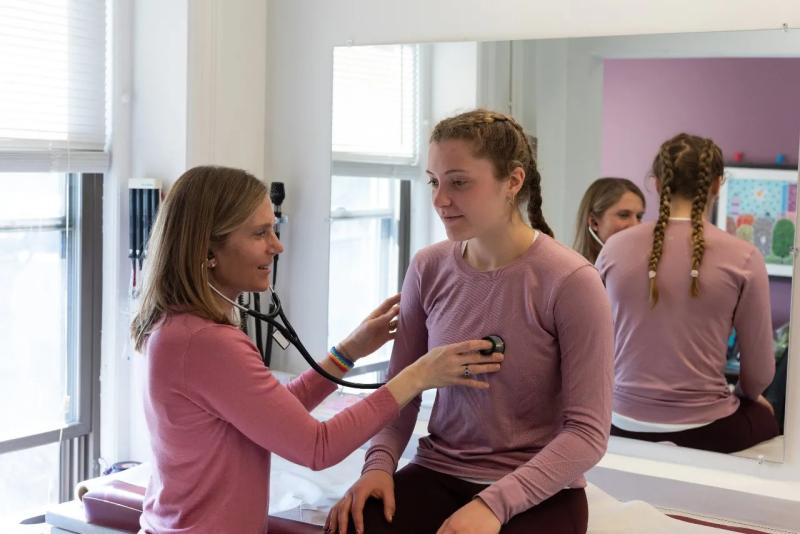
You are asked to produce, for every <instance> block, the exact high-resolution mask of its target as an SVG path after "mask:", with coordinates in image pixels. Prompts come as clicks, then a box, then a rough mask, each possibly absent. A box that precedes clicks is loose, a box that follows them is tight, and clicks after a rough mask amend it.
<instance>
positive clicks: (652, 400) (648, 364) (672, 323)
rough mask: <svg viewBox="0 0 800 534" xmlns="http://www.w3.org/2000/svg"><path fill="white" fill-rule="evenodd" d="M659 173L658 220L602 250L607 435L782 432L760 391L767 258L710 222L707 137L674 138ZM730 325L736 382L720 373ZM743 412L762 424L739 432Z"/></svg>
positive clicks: (700, 442) (713, 171)
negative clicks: (608, 318) (609, 408)
mask: <svg viewBox="0 0 800 534" xmlns="http://www.w3.org/2000/svg"><path fill="white" fill-rule="evenodd" d="M653 174H654V176H655V177H656V180H657V183H658V185H659V189H660V193H661V201H660V210H659V218H658V220H657V221H656V222H651V223H646V224H642V225H640V226H638V227H636V228H632V229H629V230H628V231H626V232H621V233H619V234H618V235H615V236H614V237H612V238H611V239H610V240H609V241H608V243H607V244H606V246H605V247H604V248H603V251H602V252H601V254H600V257H598V259H597V267H598V269H599V271H600V274H601V276H602V278H603V279H604V281H605V284H606V289H607V291H608V293H609V298H610V300H611V306H612V314H613V317H614V324H615V332H616V339H615V385H614V400H613V425H614V427H613V428H612V433H613V434H616V435H622V436H627V437H636V438H641V439H649V440H651V441H661V440H664V441H674V442H676V443H678V444H685V445H688V446H693V447H698V448H704V449H710V450H722V451H724V452H730V451H733V450H740V449H742V448H746V447H748V446H750V445H753V444H755V443H757V442H759V441H763V440H764V439H767V438H769V437H772V436H774V435H775V434H776V433H777V430H775V432H773V426H774V425H773V423H774V417H773V416H772V414H771V411H770V409H769V406H768V404H767V403H766V402H764V401H763V398H762V397H760V396H761V393H762V392H763V391H764V389H765V388H766V387H767V386H768V385H769V383H770V382H771V380H772V376H773V374H774V359H773V356H772V333H771V320H770V307H769V287H768V278H767V273H766V268H765V265H764V260H763V258H762V257H761V255H760V253H759V252H758V250H757V249H756V248H755V247H754V246H753V245H751V244H749V243H746V242H744V241H741V240H739V239H737V238H736V237H734V236H731V235H729V234H727V233H726V232H724V231H722V230H720V229H719V228H717V227H715V226H714V225H712V224H711V223H710V222H708V221H707V220H705V217H704V216H705V214H706V211H707V210H706V207H707V205H708V204H710V202H709V198H711V197H713V196H714V195H716V193H717V192H718V190H719V187H720V183H721V175H722V154H721V152H720V151H719V148H718V147H716V145H714V144H713V142H712V141H711V140H708V139H702V138H699V137H694V136H688V135H685V134H681V135H679V136H677V137H675V138H673V139H672V140H670V141H667V142H666V143H664V145H663V146H662V150H661V152H660V153H659V155H658V156H657V157H656V160H655V162H654V165H653ZM648 281H649V283H648ZM731 327H735V329H736V331H737V334H738V341H739V345H740V349H741V372H740V379H739V383H738V385H737V387H736V390H735V391H734V392H731V391H730V389H729V388H728V385H727V381H726V379H725V362H726V352H727V351H726V349H727V342H728V337H729V335H730V332H731ZM747 420H756V421H758V422H761V423H763V425H764V428H763V429H762V430H761V431H759V430H758V429H756V431H755V432H754V433H752V434H751V433H750V432H743V431H741V429H740V424H741V425H743V426H746V423H747ZM756 426H758V425H756ZM759 428H760V427H759ZM728 431H730V432H731V434H732V435H731V436H727V435H726V432H728ZM712 433H713V434H714V436H711V434H712ZM684 440H687V441H684Z"/></svg>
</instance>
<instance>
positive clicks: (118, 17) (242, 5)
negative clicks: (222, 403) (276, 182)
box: [100, 0, 267, 463]
mask: <svg viewBox="0 0 800 534" xmlns="http://www.w3.org/2000/svg"><path fill="white" fill-rule="evenodd" d="M223 7H224V8H223ZM113 9H114V11H115V13H116V14H115V16H114V21H113V24H114V28H115V32H114V52H113V54H114V77H115V80H116V86H115V87H114V88H113V93H112V113H113V117H114V120H113V126H114V131H113V133H112V136H113V138H112V148H113V165H112V169H111V172H110V175H109V177H108V179H107V181H106V190H105V206H104V221H103V224H104V238H103V248H104V259H103V268H104V276H105V279H104V282H105V284H104V290H103V293H104V294H103V310H104V313H103V337H102V368H101V451H100V453H101V456H102V458H103V459H104V460H105V461H106V462H108V463H112V462H116V461H120V460H127V459H134V460H144V459H146V458H148V457H149V455H150V451H149V442H148V433H147V429H146V425H145V421H144V416H143V412H142V391H141V388H142V383H143V370H144V366H143V363H144V362H143V358H142V357H141V356H140V355H138V354H136V353H134V351H133V349H132V347H131V344H130V336H129V330H128V328H129V324H130V321H131V318H132V313H133V310H134V309H135V302H134V301H132V300H131V299H130V297H129V294H128V284H129V277H130V263H129V261H128V260H127V255H128V252H127V246H128V197H127V194H128V192H127V180H128V179H129V178H131V177H142V176H146V177H153V178H160V179H162V180H163V182H164V186H165V188H169V185H170V184H172V183H173V182H174V181H175V179H177V177H178V176H180V175H181V174H182V173H183V172H184V171H185V170H186V169H187V168H188V167H191V166H194V165H198V164H206V163H207V164H219V165H232V166H236V167H241V168H244V169H247V170H249V171H251V172H253V173H255V174H256V176H260V177H263V176H264V144H265V137H264V131H265V129H266V127H267V121H266V120H265V114H264V109H265V94H266V35H267V34H266V23H267V7H266V3H265V2H263V1H261V0H235V1H233V0H231V1H229V2H225V3H224V4H223V3H222V2H217V1H215V0H191V2H190V1H189V0H170V1H169V2H160V1H157V0H136V1H135V2H134V1H132V0H116V1H115V2H114V4H113ZM145 267H146V262H145Z"/></svg>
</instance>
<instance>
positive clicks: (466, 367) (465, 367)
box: [464, 364, 472, 378]
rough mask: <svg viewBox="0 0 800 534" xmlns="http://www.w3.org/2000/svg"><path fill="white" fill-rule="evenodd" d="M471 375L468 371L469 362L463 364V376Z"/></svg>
mask: <svg viewBox="0 0 800 534" xmlns="http://www.w3.org/2000/svg"><path fill="white" fill-rule="evenodd" d="M471 376H472V373H470V371H469V364H467V365H465V366H464V378H469V377H471Z"/></svg>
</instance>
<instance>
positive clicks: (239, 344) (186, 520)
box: [141, 314, 398, 534]
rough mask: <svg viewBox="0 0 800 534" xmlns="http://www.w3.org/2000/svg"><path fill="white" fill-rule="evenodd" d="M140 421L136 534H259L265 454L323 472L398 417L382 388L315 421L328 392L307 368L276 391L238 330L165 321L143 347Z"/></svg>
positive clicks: (182, 319)
mask: <svg viewBox="0 0 800 534" xmlns="http://www.w3.org/2000/svg"><path fill="white" fill-rule="evenodd" d="M146 359H147V365H146V390H145V402H144V407H145V416H146V419H147V426H148V428H149V430H150V434H151V447H152V450H153V455H154V466H153V473H152V476H151V480H150V483H149V484H148V487H147V492H146V495H145V504H144V513H143V514H142V518H141V527H142V530H141V531H142V532H158V533H181V534H187V533H201V532H209V533H219V532H236V533H242V534H247V533H262V532H266V529H267V521H266V518H267V508H268V503H269V466H270V453H271V452H274V453H276V454H279V455H281V456H282V457H284V458H286V459H287V460H290V461H292V462H295V463H298V464H301V465H304V466H308V467H311V468H313V469H323V468H325V467H329V466H331V465H333V464H335V463H337V462H339V461H341V460H342V459H344V458H345V457H346V456H347V455H348V454H349V453H351V452H352V451H354V450H355V449H356V448H358V447H359V446H360V445H361V444H363V443H364V442H366V441H367V440H368V439H369V437H370V436H372V435H373V434H375V432H377V431H378V430H379V429H380V428H381V427H383V426H384V425H385V424H387V423H388V422H389V421H391V420H393V419H394V418H395V417H396V416H397V414H398V405H397V402H396V401H395V399H394V397H393V396H392V394H391V393H390V392H389V390H388V389H386V388H385V387H383V388H381V389H379V390H377V391H376V392H375V393H373V394H372V395H370V396H369V397H367V398H366V399H365V400H363V401H361V402H359V403H357V404H355V405H353V406H352V407H350V408H348V409H346V410H344V411H342V412H341V413H339V414H337V415H336V416H335V417H333V418H332V419H329V420H328V421H325V422H319V421H317V420H316V419H314V418H313V417H312V416H311V415H310V414H309V410H311V409H312V408H314V407H315V406H316V405H317V404H319V403H320V402H321V401H322V400H323V399H324V398H325V397H327V396H328V395H329V394H330V393H332V392H333V391H334V389H335V386H334V385H333V384H332V383H330V382H328V381H327V380H325V379H324V378H322V377H321V376H319V375H317V374H316V373H315V372H314V371H311V370H309V371H308V372H306V373H304V374H302V375H301V376H299V377H298V378H297V379H295V380H294V381H293V382H291V383H290V384H289V385H288V386H286V387H284V386H283V385H281V384H280V383H279V382H278V380H277V379H276V378H275V377H274V376H273V375H272V374H271V373H270V371H269V369H267V368H265V367H264V364H263V363H262V362H261V358H260V356H259V354H258V350H257V349H256V347H255V346H254V345H253V343H252V342H251V341H250V339H249V338H248V337H247V336H246V335H245V334H244V333H242V332H241V331H240V330H239V329H238V328H235V327H233V326H230V325H221V324H217V323H214V322H211V321H209V320H207V319H203V318H200V317H198V316H196V315H192V314H179V315H172V316H169V317H168V318H167V319H165V320H164V321H163V322H162V324H161V325H160V326H159V327H158V328H156V329H155V330H154V331H153V333H152V334H151V336H150V338H149V339H148V342H147V347H146Z"/></svg>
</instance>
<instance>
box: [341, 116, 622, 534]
mask: <svg viewBox="0 0 800 534" xmlns="http://www.w3.org/2000/svg"><path fill="white" fill-rule="evenodd" d="M427 173H428V177H429V183H430V185H431V195H432V201H433V207H434V209H435V210H436V212H437V214H438V215H439V217H440V218H441V220H442V222H443V223H444V227H445V230H446V232H447V238H448V240H447V241H443V242H441V243H436V244H434V245H431V246H429V247H425V248H424V249H422V250H421V251H420V252H419V253H417V255H416V256H415V257H414V259H413V261H412V262H411V265H410V267H409V269H408V272H407V273H406V277H405V281H404V283H403V292H402V300H401V303H400V323H399V327H398V332H397V339H396V341H395V345H394V351H393V352H392V359H391V364H390V366H389V374H390V376H391V375H392V374H394V373H398V372H401V370H402V369H404V368H406V366H407V365H411V364H412V363H413V362H414V361H415V359H416V358H417V355H421V354H423V353H424V352H425V351H426V350H427V348H428V346H431V345H436V344H439V343H443V342H451V341H456V340H459V339H465V338H467V337H472V336H475V335H481V336H483V335H491V334H496V335H499V336H500V337H502V338H503V339H504V340H505V345H506V359H505V360H504V361H503V369H502V370H501V371H500V372H499V373H497V374H496V375H492V376H491V377H489V378H488V379H487V381H488V382H489V383H491V384H492V388H491V389H490V390H488V391H471V390H466V389H464V388H458V387H455V388H441V389H439V390H438V391H437V392H436V402H435V403H434V407H433V411H432V413H431V417H430V423H429V425H428V431H429V433H430V434H429V435H428V436H425V437H424V438H421V439H420V441H419V446H418V447H417V451H416V455H415V457H414V459H413V460H412V461H411V463H410V464H409V465H407V466H405V467H403V468H402V469H400V470H397V471H396V472H395V470H396V468H397V465H398V461H399V460H400V455H401V454H402V452H403V451H404V449H405V447H406V445H407V444H408V441H409V439H410V438H411V435H412V431H413V429H414V425H415V421H416V418H417V413H418V410H419V406H420V400H419V399H416V400H415V402H413V403H409V405H408V406H407V407H406V408H404V409H403V411H402V412H401V414H400V416H399V417H398V418H397V419H396V420H395V421H394V422H392V424H391V425H389V426H388V427H387V428H386V429H384V430H382V431H381V432H380V433H379V434H378V435H377V436H376V437H375V439H374V440H373V441H372V444H371V447H370V449H369V451H368V452H367V455H366V462H365V465H364V472H363V475H362V477H361V478H360V479H359V481H358V482H356V483H355V484H354V485H353V487H352V488H351V489H350V491H348V493H347V494H346V495H345V496H344V498H343V499H342V500H340V501H339V503H337V505H336V506H335V507H334V508H333V510H332V511H331V514H330V515H329V516H328V525H327V526H328V527H329V528H330V529H333V530H334V531H338V532H340V533H341V534H344V533H345V532H348V524H349V528H350V532H353V531H360V532H366V533H367V534H380V533H399V534H412V533H413V534H416V533H428V532H430V533H433V532H438V533H439V534H450V533H457V532H470V533H474V534H497V533H498V532H501V531H502V532H503V533H504V534H506V533H507V534H514V533H520V534H530V533H533V532H547V533H551V532H552V533H559V534H583V533H584V532H586V528H587V517H588V508H587V502H586V495H585V492H584V489H583V487H584V485H585V481H584V478H583V474H584V473H585V472H586V471H587V470H589V469H590V468H591V467H592V466H593V465H594V464H595V463H596V462H597V461H598V460H600V458H601V457H602V456H603V453H604V452H605V449H606V443H607V440H608V431H609V427H610V415H611V410H610V403H611V373H612V369H611V363H612V362H611V357H612V354H611V352H612V340H611V336H612V326H611V316H610V311H609V306H608V299H607V296H606V294H605V291H604V289H603V284H602V283H601V282H600V278H599V277H598V275H597V271H596V270H595V269H594V267H592V265H591V264H589V262H587V261H586V260H585V259H584V258H583V257H581V256H580V255H579V254H577V253H576V252H575V251H573V250H571V249H569V248H567V247H565V246H563V245H561V244H560V243H558V242H557V241H556V240H554V239H553V238H552V232H551V231H550V227H549V226H548V225H547V222H546V221H545V219H544V217H543V215H542V190H541V185H540V184H541V179H540V176H539V172H538V171H537V169H536V162H535V160H534V158H533V157H532V153H531V147H530V145H529V143H528V141H527V139H526V136H525V134H524V132H523V130H522V128H521V126H520V125H519V124H518V123H517V122H516V121H515V120H514V119H513V118H511V117H509V116H507V115H504V114H502V113H495V112H491V111H485V110H476V111H471V112H468V113H463V114H461V115H458V116H456V117H452V118H449V119H445V120H444V121H442V122H440V123H439V124H438V125H437V126H436V127H435V128H434V131H433V133H432V135H431V142H430V147H429V154H428V169H427ZM522 206H527V218H528V221H530V225H528V224H526V222H525V220H524V218H523V215H522V210H521V209H520V208H521V207H522ZM370 497H371V498H370ZM351 513H352V519H353V520H352V521H351V519H350V515H351ZM353 523H355V528H353Z"/></svg>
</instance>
